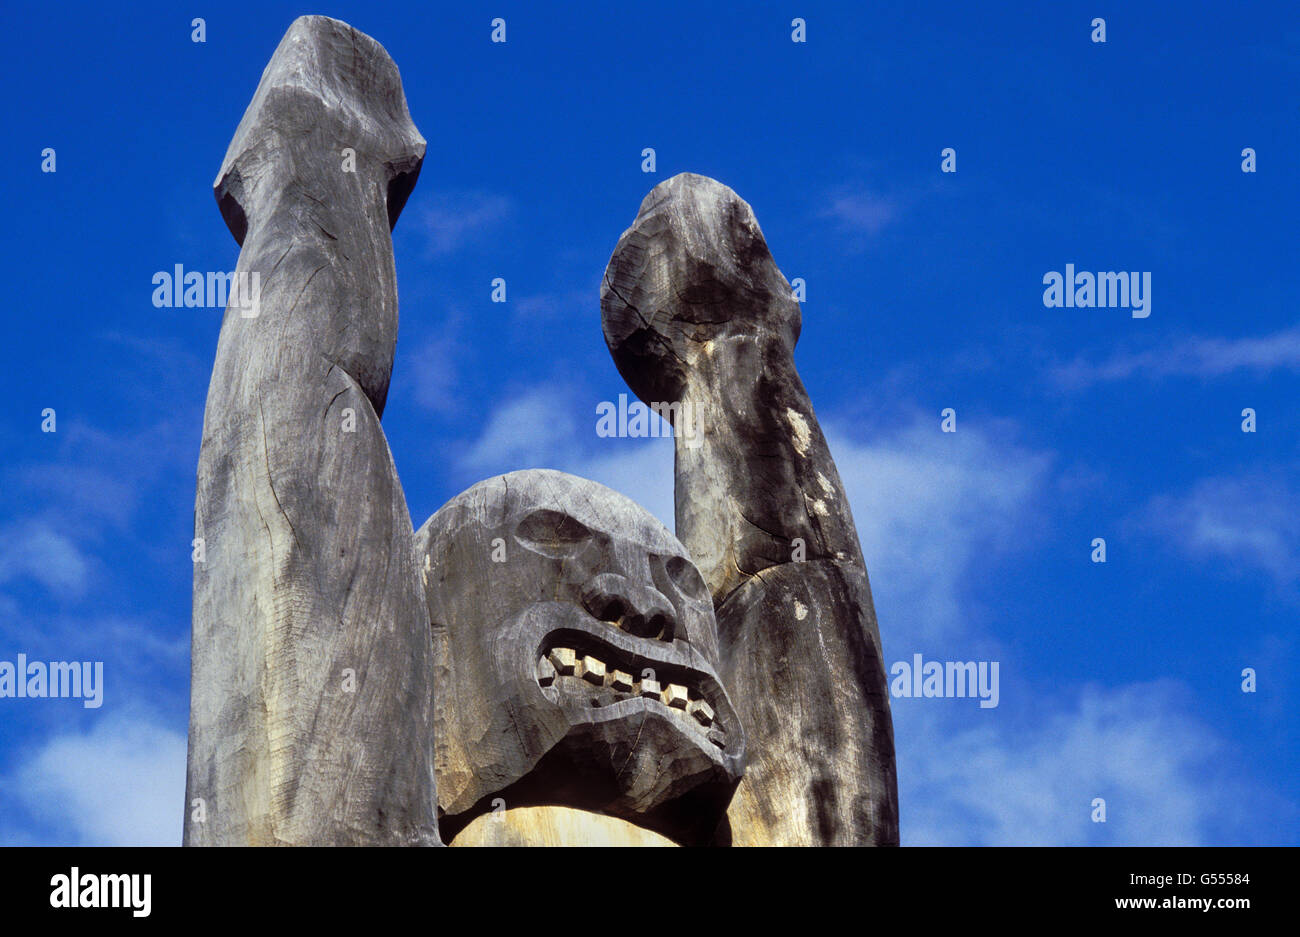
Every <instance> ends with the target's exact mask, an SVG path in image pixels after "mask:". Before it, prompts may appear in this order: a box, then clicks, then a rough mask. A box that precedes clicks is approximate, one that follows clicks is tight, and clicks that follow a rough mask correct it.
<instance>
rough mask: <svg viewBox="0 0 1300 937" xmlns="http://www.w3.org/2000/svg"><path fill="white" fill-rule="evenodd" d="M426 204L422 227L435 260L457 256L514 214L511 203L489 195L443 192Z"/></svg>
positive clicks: (503, 197) (502, 197) (431, 197)
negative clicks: (447, 256)
mask: <svg viewBox="0 0 1300 937" xmlns="http://www.w3.org/2000/svg"><path fill="white" fill-rule="evenodd" d="M423 204H424V207H423V210H422V211H421V212H420V214H419V216H418V218H419V227H420V228H421V229H422V230H423V231H424V233H425V236H426V237H427V238H428V253H429V254H430V255H431V256H442V255H445V254H451V253H454V252H455V251H457V250H459V249H460V248H461V247H463V246H465V245H466V244H469V243H472V242H474V241H476V240H478V239H479V238H481V237H482V236H483V235H484V234H486V233H487V232H489V231H491V230H492V229H493V228H495V227H496V226H497V225H499V224H500V223H501V222H502V221H504V220H505V219H506V218H508V217H509V216H510V213H511V211H512V210H513V205H512V203H511V201H510V199H508V198H506V197H505V196H503V195H493V194H490V193H486V192H439V193H436V194H434V195H432V196H430V197H429V198H428V199H427V200H423Z"/></svg>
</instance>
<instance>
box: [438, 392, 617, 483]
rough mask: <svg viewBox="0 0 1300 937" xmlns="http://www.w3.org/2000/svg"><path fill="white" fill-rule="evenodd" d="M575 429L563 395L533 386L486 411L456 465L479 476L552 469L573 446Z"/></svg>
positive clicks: (565, 397) (567, 396) (567, 399)
mask: <svg viewBox="0 0 1300 937" xmlns="http://www.w3.org/2000/svg"><path fill="white" fill-rule="evenodd" d="M592 425H593V426H594V425H595V416H594V410H593V416H592ZM577 431H578V430H577V423H576V422H575V420H574V417H573V407H572V404H571V401H570V395H569V393H568V392H567V391H566V390H562V389H558V388H554V387H534V388H531V389H529V390H526V391H524V392H522V393H519V394H515V395H513V396H511V397H510V399H508V400H507V401H506V402H505V403H504V404H502V405H501V406H500V407H499V408H498V409H497V410H496V411H494V412H493V413H492V415H491V416H490V417H489V418H488V421H487V425H486V426H485V427H484V429H483V432H482V433H481V434H480V435H479V438H478V439H477V440H476V441H475V442H473V443H472V444H471V445H470V447H469V451H468V452H466V453H465V455H464V456H463V457H462V458H461V460H460V462H461V467H462V468H464V469H465V470H467V471H471V472H476V473H482V474H483V476H484V477H486V476H488V475H499V474H501V473H503V472H513V471H515V470H516V469H524V468H558V466H557V465H556V464H555V462H556V460H557V458H558V457H560V456H561V454H562V453H563V452H564V451H565V449H567V448H568V447H570V446H572V445H573V442H574V440H575V439H576V438H577Z"/></svg>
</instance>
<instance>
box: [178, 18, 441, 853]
mask: <svg viewBox="0 0 1300 937" xmlns="http://www.w3.org/2000/svg"><path fill="white" fill-rule="evenodd" d="M345 149H346V150H350V151H351V152H352V153H354V154H355V171H354V172H349V171H347V170H348V164H349V156H348V153H346V152H345ZM424 149H425V143H424V139H423V138H422V137H421V136H420V134H419V132H418V131H417V130H416V128H415V125H414V124H413V123H412V122H411V119H410V116H409V114H408V112H407V108H406V100H405V97H404V96H403V94H402V86H401V80H400V78H399V76H398V72H397V67H396V66H395V65H394V64H393V62H392V60H391V59H390V58H389V57H388V55H387V53H386V52H385V51H384V50H383V48H382V47H381V46H380V45H379V44H378V43H377V42H375V41H374V40H373V39H371V38H370V37H368V36H365V35H363V34H361V33H359V32H357V31H356V30H354V29H352V28H351V27H350V26H348V25H346V24H345V23H340V22H338V21H337V20H332V19H328V18H326V17H319V16H311V17H303V18H301V19H298V20H296V21H295V22H294V23H293V25H292V26H290V28H289V31H288V32H287V33H286V34H285V36H284V39H283V40H282V41H281V42H280V45H279V47H278V48H277V49H276V51H275V55H274V56H273V58H272V59H271V62H270V64H269V65H268V66H267V68H266V71H265V72H264V73H263V75H262V80H261V83H260V84H259V86H258V88H257V92H256V94H255V95H254V97H253V101H252V103H251V104H250V105H249V108H248V110H247V112H246V113H245V115H244V119H243V121H242V122H241V124H240V125H239V129H238V130H237V131H236V133H235V136H234V139H233V141H232V142H231V144H230V149H229V151H228V152H227V154H226V158H225V161H224V163H223V164H222V168H221V172H220V175H219V176H218V179H217V183H216V195H217V199H218V203H219V205H220V208H221V211H222V214H223V215H224V217H225V219H226V221H227V223H228V225H229V227H230V229H231V232H232V233H233V234H234V235H235V238H236V239H237V240H238V241H239V242H240V243H241V245H242V248H243V249H242V251H241V253H240V256H239V265H238V271H239V273H241V274H244V273H252V272H256V273H258V274H259V275H260V278H261V282H260V286H261V296H260V304H259V309H258V310H257V312H258V314H257V315H256V317H246V316H245V315H244V314H243V313H242V312H241V310H240V309H239V308H237V307H236V306H234V305H233V304H232V306H231V307H230V308H228V309H227V311H226V315H225V320H224V322H223V324H222V329H221V337H220V340H219V343H218V347H217V356H216V363H215V365H214V367H213V372H212V382H211V386H210V389H209V392H208V402H207V410H206V413H205V417H204V429H203V442H202V449H201V452H200V456H199V470H198V492H197V498H196V501H195V536H196V537H199V538H202V539H203V541H204V545H205V553H206V559H205V561H204V562H200V563H197V564H196V565H195V570H194V619H193V625H194V630H193V661H192V698H191V712H190V736H189V742H190V749H189V770H188V779H187V793H186V800H187V809H186V814H187V815H186V823H185V842H186V843H187V844H194V845H233V844H284V845H327V844H412V845H415V844H435V843H437V841H438V840H437V831H436V826H435V821H436V813H435V809H436V808H435V803H436V793H435V788H434V775H433V753H432V722H431V709H432V704H431V695H432V693H431V687H430V674H431V644H430V641H429V636H428V630H427V625H426V618H425V611H424V609H425V603H424V597H423V595H422V591H421V587H420V578H419V570H418V567H417V565H416V562H415V556H414V542H413V531H412V529H411V522H410V518H409V515H408V512H407V508H406V503H405V500H404V498H403V496H402V490H401V487H400V486H399V484H398V480H397V473H396V471H395V470H394V468H393V462H392V457H391V455H390V454H389V450H388V445H387V443H386V441H385V439H384V434H383V431H382V430H381V429H380V426H379V416H380V414H381V413H382V411H383V407H384V400H385V397H386V395H387V392H388V381H389V375H390V372H391V368H392V361H393V350H394V344H395V342H396V337H397V289H396V274H395V271H394V267H393V252H392V241H391V235H390V228H391V225H392V223H393V222H395V221H396V219H397V215H398V213H399V212H400V211H401V208H402V204H403V203H404V201H405V199H406V196H407V195H408V194H409V192H410V190H411V188H412V187H413V186H414V183H415V178H416V176H417V175H418V173H419V168H420V163H421V160H422V159H423V155H424ZM198 800H202V802H203V804H202V807H201V808H200V807H198V806H196V803H195V802H196V801H198ZM200 813H202V814H205V816H204V818H203V819H202V820H200V819H197V817H198V816H199V814H200Z"/></svg>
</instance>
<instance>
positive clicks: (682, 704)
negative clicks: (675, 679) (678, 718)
mask: <svg viewBox="0 0 1300 937" xmlns="http://www.w3.org/2000/svg"><path fill="white" fill-rule="evenodd" d="M659 698H660V699H662V700H663V701H664V705H665V706H671V707H672V708H673V709H685V708H686V704H687V702H688V701H689V699H690V696H689V694H687V692H686V687H684V686H682V685H681V684H680V683H670V684H668V686H666V687H664V691H663V693H662V694H661V696H660V697H659Z"/></svg>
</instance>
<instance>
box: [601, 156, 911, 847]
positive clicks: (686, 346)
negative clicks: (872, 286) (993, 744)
mask: <svg viewBox="0 0 1300 937" xmlns="http://www.w3.org/2000/svg"><path fill="white" fill-rule="evenodd" d="M601 308H602V320H603V326H604V332H605V339H606V342H607V344H608V345H609V348H610V351H611V353H612V354H613V356H614V361H615V363H616V364H617V365H618V368H619V371H620V373H621V374H622V375H623V377H624V379H626V381H627V383H628V386H629V387H631V389H632V390H633V392H635V393H636V394H637V395H638V396H639V397H640V398H641V399H642V400H643V401H645V402H646V403H647V404H653V403H656V402H677V403H680V404H681V405H682V406H683V407H686V406H688V405H689V407H693V408H696V412H697V413H698V414H699V415H700V416H702V418H703V435H702V437H697V438H696V439H695V440H691V439H688V438H687V436H686V435H683V434H682V432H681V430H682V427H679V434H678V437H677V440H676V516H677V518H676V519H677V534H678V536H679V537H680V538H681V540H682V542H683V543H685V544H686V546H687V548H688V549H689V551H690V555H691V557H692V558H693V559H694V560H695V562H696V563H697V564H698V566H699V568H700V571H701V572H702V573H703V575H704V578H705V580H706V581H707V583H708V585H709V588H710V590H711V591H712V594H713V598H714V602H715V605H716V608H717V617H718V629H719V636H720V640H721V652H722V668H721V673H722V679H723V683H724V684H725V685H726V687H727V689H728V691H729V692H730V693H731V696H732V699H733V700H734V701H735V703H736V708H737V711H738V712H739V714H740V719H741V722H742V724H743V725H744V726H745V730H746V733H747V738H748V751H749V766H748V768H747V770H746V776H745V780H744V782H743V783H742V784H741V785H740V787H739V789H738V790H737V792H736V796H735V799H734V800H733V802H732V805H731V807H730V809H729V811H728V816H729V818H730V826H731V841H732V842H735V843H738V844H741V843H744V844H772V845H780V844H839V843H861V844H895V843H897V842H898V803H897V782H896V778H895V767H894V745H893V729H892V722H891V719H890V713H889V699H888V695H887V686H886V677H885V669H884V665H883V660H882V657H881V650H880V638H879V634H878V632H877V627H876V616H875V611H874V608H873V606H872V601H871V590H870V586H869V584H868V581H867V571H866V565H865V563H864V562H863V559H862V552H861V548H860V546H859V544H858V538H857V532H856V529H855V528H854V525H853V518H852V515H851V513H850V510H849V505H848V501H847V499H846V498H845V495H844V488H843V486H842V485H841V483H840V478H839V473H838V472H837V471H836V469H835V463H834V462H833V460H832V459H831V455H830V451H829V449H828V448H827V446H826V440H825V439H824V438H823V436H822V432H821V429H820V427H819V425H818V422H817V418H816V416H815V414H814V413H813V408H812V403H811V401H810V400H809V398H808V394H807V391H806V390H805V389H804V386H803V383H802V381H800V379H799V375H798V373H797V372H796V370H795V365H794V346H795V342H796V341H797V340H798V337H799V328H800V309H799V305H798V303H796V302H795V301H794V299H793V298H792V295H791V288H790V284H789V283H788V282H787V281H786V279H785V277H784V276H783V275H782V274H781V271H780V270H779V269H778V268H777V266H776V263H775V261H773V259H772V255H771V253H770V252H769V251H768V247H767V243H766V241H765V240H764V238H763V234H762V231H760V230H759V227H758V222H757V220H756V219H755V218H754V214H753V212H752V210H751V209H750V207H749V205H748V204H746V203H745V202H744V201H743V200H742V199H741V198H740V197H739V196H737V195H736V193H734V192H733V191H732V190H731V189H729V188H727V187H726V186H724V185H722V184H721V183H719V182H716V181H715V180H712V179H708V178H706V177H704V176H698V175H694V174H690V173H686V174H682V175H678V176H674V177H673V178H671V179H669V180H667V181H665V182H663V183H661V184H660V185H658V186H656V187H655V188H654V189H653V190H652V191H651V192H650V194H649V195H648V196H646V198H645V200H644V201H643V202H642V204H641V208H640V211H639V213H638V214H637V217H636V220H635V221H634V222H633V224H632V227H631V228H629V229H628V230H627V231H625V232H624V233H623V235H622V237H621V238H620V239H619V242H618V245H617V247H616V248H615V250H614V253H613V256H612V258H611V259H610V262H609V266H608V268H607V270H606V272H605V279H604V282H603V284H602V287H601ZM800 543H802V545H803V548H802V551H800V547H799V544H800Z"/></svg>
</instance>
